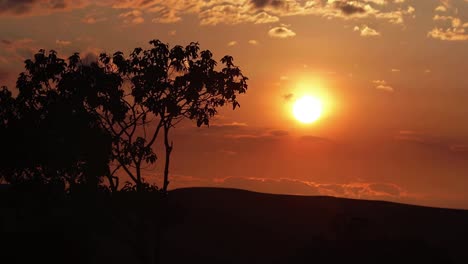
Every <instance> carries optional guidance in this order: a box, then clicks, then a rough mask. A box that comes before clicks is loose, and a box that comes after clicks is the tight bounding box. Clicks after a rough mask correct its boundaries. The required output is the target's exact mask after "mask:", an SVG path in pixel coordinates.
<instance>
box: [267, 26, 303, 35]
mask: <svg viewBox="0 0 468 264" xmlns="http://www.w3.org/2000/svg"><path fill="white" fill-rule="evenodd" d="M268 35H269V36H270V37H272V38H292V37H294V36H296V33H295V32H294V31H292V30H290V29H289V28H287V27H284V26H281V27H274V28H272V29H270V30H269V31H268Z"/></svg>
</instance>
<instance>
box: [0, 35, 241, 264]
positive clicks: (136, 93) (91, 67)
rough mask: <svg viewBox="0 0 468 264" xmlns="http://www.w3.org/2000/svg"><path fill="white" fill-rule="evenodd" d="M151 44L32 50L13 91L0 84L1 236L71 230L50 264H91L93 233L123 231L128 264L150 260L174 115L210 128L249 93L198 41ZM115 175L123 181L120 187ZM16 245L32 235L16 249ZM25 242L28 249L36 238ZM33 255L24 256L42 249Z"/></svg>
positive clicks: (154, 257) (237, 74) (228, 62)
mask: <svg viewBox="0 0 468 264" xmlns="http://www.w3.org/2000/svg"><path fill="white" fill-rule="evenodd" d="M149 44H150V45H151V47H150V48H149V49H142V48H135V49H134V50H133V52H132V53H131V54H130V55H128V56H125V55H124V54H123V53H122V52H116V53H114V54H113V55H108V54H105V53H103V54H100V55H99V57H98V59H97V60H96V61H91V62H86V61H84V60H82V59H81V57H80V55H79V54H78V53H75V54H73V55H72V56H70V57H69V58H68V59H62V58H60V57H59V56H58V54H57V53H56V52H55V51H53V50H51V51H49V52H46V51H45V50H39V52H38V53H36V54H35V55H34V57H33V58H32V59H28V60H26V61H25V71H24V72H23V73H21V74H20V75H19V77H18V80H17V83H16V88H17V91H14V92H16V93H14V92H12V91H10V90H9V89H8V88H7V87H2V88H1V89H0V106H1V108H0V145H1V146H2V147H1V149H0V152H1V157H2V158H1V159H0V183H7V185H1V187H2V188H1V189H0V195H1V197H0V199H1V201H2V202H3V204H4V205H5V206H2V209H3V210H4V211H5V212H9V213H7V214H5V215H2V218H1V219H2V223H6V224H5V225H4V226H5V227H4V229H2V230H3V231H8V230H10V231H11V230H13V231H20V232H22V231H28V230H29V231H41V232H45V233H48V234H49V235H50V234H55V233H57V232H59V234H68V233H71V234H72V235H70V236H69V237H66V236H65V239H66V240H67V241H63V240H62V239H64V238H63V237H62V238H60V239H58V241H62V242H63V243H65V244H66V243H67V242H69V241H72V240H75V241H76V242H74V243H71V245H70V246H69V247H67V248H68V251H66V252H68V253H69V254H65V255H67V257H65V258H59V259H60V260H59V262H63V261H65V262H67V263H74V262H77V263H90V259H87V257H90V256H92V255H93V254H92V253H91V252H92V251H93V250H96V249H93V248H99V247H98V246H97V245H96V244H93V243H92V242H93V240H95V239H96V237H95V236H96V235H97V234H100V235H103V234H102V233H103V232H104V233H105V232H112V233H122V234H121V235H120V236H118V237H117V238H116V239H115V240H116V241H117V242H119V241H120V242H122V240H123V241H124V244H126V245H127V246H128V247H127V248H126V249H130V252H133V253H134V254H131V255H132V256H136V260H137V261H138V262H140V263H157V262H158V259H159V258H158V254H159V248H160V247H159V239H160V236H159V234H160V232H161V230H162V228H163V225H164V222H165V220H164V219H165V213H166V209H165V206H164V203H165V200H166V194H167V189H168V185H169V165H170V156H171V153H172V150H173V147H174V145H173V142H172V141H171V140H170V131H171V129H172V128H174V127H175V126H176V125H177V124H178V123H179V122H181V121H182V120H184V119H189V120H193V121H195V122H196V124H197V126H198V127H200V126H202V125H209V122H210V119H211V118H212V117H213V116H214V115H216V114H217V110H218V108H220V107H223V106H231V107H232V108H233V109H236V108H237V107H239V102H238V101H237V96H238V95H239V94H242V93H245V92H246V91H247V88H248V87H247V77H245V76H244V75H243V74H242V72H241V70H240V69H239V68H238V67H237V66H236V65H234V63H233V58H232V57H231V56H224V57H223V58H222V59H221V67H218V65H217V62H216V61H215V60H214V59H213V54H212V53H211V52H210V51H209V50H203V51H201V50H200V48H199V44H198V43H195V42H192V43H190V44H189V45H187V46H185V47H182V46H179V45H176V46H174V47H172V48H170V47H169V45H168V44H164V43H162V42H161V41H159V40H152V41H150V42H149ZM218 68H219V70H218ZM13 94H16V96H14V95H13ZM161 137H162V142H163V146H164V151H163V153H164V163H163V166H164V172H163V182H162V184H161V185H160V187H158V186H157V185H155V184H150V183H147V182H146V181H145V179H144V175H143V173H142V167H143V166H144V165H146V164H152V163H155V162H156V160H157V156H156V154H155V151H154V148H155V142H156V141H157V139H158V138H161ZM122 177H125V178H128V179H130V181H127V182H126V183H125V184H124V185H123V186H122V184H120V182H121V181H120V179H121V178H122ZM57 207H58V208H62V209H61V210H58V211H57V210H56V208H57ZM38 212H39V213H38ZM37 213H38V214H37ZM54 214H58V215H54ZM8 219H10V220H8ZM104 236H105V234H104ZM40 239H45V237H41V238H40ZM24 240H31V238H28V239H23V240H22V242H20V243H19V245H18V248H22V247H23V248H24V246H25V244H24ZM8 242H9V243H11V242H12V241H8ZM63 243H60V242H59V243H54V244H53V245H55V246H57V247H58V248H62V247H63V246H62V244H63ZM32 244H33V246H32V247H29V248H28V249H29V250H31V249H32V248H36V249H37V246H38V245H39V244H40V243H32ZM86 245H93V246H86ZM83 246H84V247H86V249H83ZM41 249H42V250H35V251H34V252H36V253H38V252H40V251H46V252H47V251H48V248H47V249H46V248H41ZM81 250H85V252H81ZM89 250H91V251H89ZM49 251H50V250H49ZM60 251H61V250H59V249H56V250H55V252H54V253H59V252H60ZM72 253H73V254H75V253H76V254H75V255H78V257H77V258H73V257H70V256H71V255H73V254H72ZM70 254H71V255H70ZM19 255H21V254H19ZM52 255H53V254H52ZM130 259H131V261H135V259H134V258H130ZM49 261H50V260H49ZM115 261H118V260H117V259H115Z"/></svg>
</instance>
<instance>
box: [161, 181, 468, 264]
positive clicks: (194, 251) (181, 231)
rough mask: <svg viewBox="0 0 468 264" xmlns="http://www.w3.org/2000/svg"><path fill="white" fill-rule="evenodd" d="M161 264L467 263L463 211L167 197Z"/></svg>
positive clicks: (192, 194)
mask: <svg viewBox="0 0 468 264" xmlns="http://www.w3.org/2000/svg"><path fill="white" fill-rule="evenodd" d="M169 195H170V197H169V200H168V201H169V205H170V206H169V208H171V215H170V217H171V219H170V220H169V222H170V223H171V224H170V225H169V226H168V228H167V229H166V231H165V235H164V236H163V241H164V243H163V244H162V248H161V252H162V263H189V262H191V263H344V262H348V263H468V253H467V252H466V248H468V211H464V210H452V209H440V208H429V207H421V206H413V205H405V204H398V203H390V202H382V201H366V200H353V199H343V198H334V197H306V196H291V195H273V194H263V193H255V192H249V191H243V190H236V189H216V188H189V189H179V190H174V191H172V192H171V193H170V194H169Z"/></svg>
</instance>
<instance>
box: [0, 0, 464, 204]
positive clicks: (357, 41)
mask: <svg viewBox="0 0 468 264" xmlns="http://www.w3.org/2000/svg"><path fill="white" fill-rule="evenodd" d="M151 39H160V40H161V41H163V42H165V43H169V44H170V45H176V44H180V45H187V44H189V43H190V42H192V41H198V42H199V43H200V45H201V49H209V50H211V51H212V52H213V54H214V56H215V58H216V59H218V60H219V59H220V58H221V57H222V56H224V55H226V54H229V55H232V56H233V57H234V59H235V61H234V62H235V63H236V64H237V65H238V66H239V67H240V68H241V69H242V71H243V73H244V74H245V75H246V76H248V77H249V89H248V92H247V93H246V94H245V95H243V96H241V98H240V99H239V102H240V104H241V108H240V109H236V110H235V111H232V109H222V110H221V111H220V113H219V115H218V116H217V117H216V118H215V119H214V120H213V121H212V124H211V125H210V127H209V128H196V126H195V124H193V123H190V122H186V123H182V124H180V125H179V126H178V127H176V129H175V130H173V134H172V135H173V140H174V148H175V149H174V153H173V163H172V167H171V173H172V175H171V177H172V178H171V184H170V188H176V187H184V186H220V187H236V188H243V189H250V190H255V191H262V192H273V193H287V194H307V195H333V196H340V197H351V198H363V199H379V200H390V201H398V202H404V203H412V204H421V205H431V206H440V207H452V208H465V209H468V191H467V188H468V107H467V105H468V0H452V1H451V0H360V1H357V0H356V1H347V0H309V1H305V0H304V1H302V0H164V1H163V0H136V1H130V0H101V1H92V0H79V1H76V0H21V1H19V0H0V85H7V86H8V87H10V89H11V88H13V87H14V82H15V79H16V77H17V76H18V74H19V72H21V71H22V69H23V61H24V59H26V58H30V57H31V56H32V54H34V52H36V51H37V50H38V49H40V48H44V49H46V50H50V49H54V50H57V51H58V52H59V55H60V56H62V57H68V56H70V55H71V54H72V53H73V52H75V51H78V52H80V53H81V54H82V56H83V57H85V58H86V59H88V60H93V59H95V58H96V55H97V54H99V53H101V52H107V53H114V52H115V51H117V50H121V51H123V52H125V53H126V54H128V53H129V52H130V51H131V50H133V48H135V47H148V46H149V45H148V41H149V40H151ZM304 95H309V96H312V97H314V98H316V99H317V100H319V101H320V103H321V104H322V106H323V109H322V114H321V116H320V118H319V119H318V120H316V121H315V122H313V123H310V124H303V123H300V122H298V121H297V120H296V119H295V118H294V116H293V114H292V112H293V110H292V109H293V105H294V103H295V102H296V100H298V99H299V98H301V97H302V96H304ZM159 147H161V146H160V145H159V146H158V148H159ZM161 158H162V156H161ZM161 167H162V160H159V161H158V162H157V163H156V166H152V167H150V168H147V169H146V170H145V174H146V177H147V179H148V180H149V181H153V182H156V183H160V182H161V180H160V174H161V173H160V172H161V169H160V168H161Z"/></svg>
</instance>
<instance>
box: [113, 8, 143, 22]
mask: <svg viewBox="0 0 468 264" xmlns="http://www.w3.org/2000/svg"><path fill="white" fill-rule="evenodd" d="M142 15H143V12H141V11H140V10H136V9H135V10H132V11H128V12H125V13H121V14H120V15H119V17H120V18H122V19H123V21H124V23H125V24H133V25H138V24H141V23H143V22H145V19H144V18H143V17H142Z"/></svg>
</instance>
